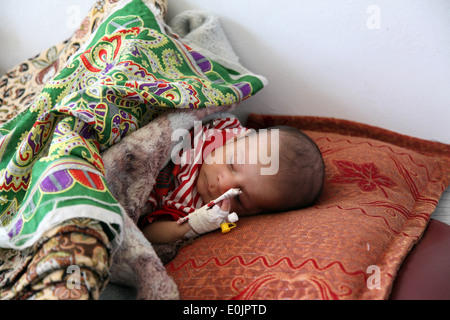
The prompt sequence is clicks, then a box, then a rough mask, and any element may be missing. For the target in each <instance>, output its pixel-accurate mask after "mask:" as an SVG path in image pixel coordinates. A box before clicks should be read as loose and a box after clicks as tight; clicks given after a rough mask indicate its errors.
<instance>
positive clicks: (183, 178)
mask: <svg viewBox="0 0 450 320" xmlns="http://www.w3.org/2000/svg"><path fill="white" fill-rule="evenodd" d="M172 138H173V136H172ZM179 138H181V142H180V143H179V144H177V145H176V146H175V147H174V148H173V150H172V156H171V161H170V162H169V163H168V164H167V165H166V166H165V167H164V168H163V169H162V170H161V172H160V173H159V175H158V177H157V181H156V184H155V187H154V188H153V190H152V192H151V194H150V195H149V198H148V202H149V205H150V210H149V211H148V213H147V214H144V215H142V216H141V218H140V220H139V224H138V225H139V227H140V228H141V230H142V231H143V233H144V235H145V237H146V238H147V239H148V240H149V241H150V243H153V244H163V243H172V242H175V241H177V240H181V239H185V238H195V237H197V236H199V235H201V234H204V233H207V232H210V231H214V230H216V229H219V228H220V226H221V224H223V223H228V222H234V221H235V220H237V217H240V216H249V215H255V214H260V213H275V212H280V211H287V210H294V209H299V208H302V207H306V206H310V205H312V204H313V203H314V201H315V200H316V199H317V197H318V195H319V193H320V190H321V188H322V184H323V179H324V163H323V159H322V155H321V153H320V151H319V148H318V147H317V145H316V144H315V143H314V142H313V141H312V140H311V139H310V138H309V137H308V136H307V135H305V134H304V133H302V132H301V131H300V130H297V129H295V128H292V127H272V128H268V129H261V130H259V131H255V130H251V129H247V128H245V127H243V126H242V125H241V123H240V122H239V121H238V120H237V119H235V118H224V119H216V120H213V121H210V122H207V123H201V122H200V123H197V125H195V126H194V129H193V130H191V131H184V132H182V133H181V134H179ZM224 194H225V196H222V195H224ZM220 196H222V197H221V198H219V197H220ZM230 212H231V213H232V214H230ZM230 225H231V224H230Z"/></svg>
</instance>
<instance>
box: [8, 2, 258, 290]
mask: <svg viewBox="0 0 450 320" xmlns="http://www.w3.org/2000/svg"><path fill="white" fill-rule="evenodd" d="M158 14H159V11H158V8H157V7H155V6H153V5H147V4H146V3H144V2H143V1H141V0H132V1H121V2H120V3H119V4H118V5H116V6H115V7H114V9H113V10H112V11H111V13H110V14H109V15H108V16H107V17H105V18H104V20H103V21H102V23H101V24H100V25H99V26H98V28H97V29H96V31H95V32H93V33H92V35H91V36H90V38H89V39H88V40H87V41H86V42H85V43H84V44H83V45H82V46H81V47H80V49H79V50H78V51H77V52H76V53H75V54H73V55H72V56H71V57H70V59H69V60H68V61H67V63H66V64H65V65H64V67H62V68H61V70H60V71H59V72H57V73H56V75H55V76H54V77H53V78H52V79H51V80H50V81H48V82H47V83H46V84H45V86H44V87H43V89H42V91H41V92H40V93H39V94H38V95H37V96H36V98H35V99H34V100H33V101H32V103H31V104H29V105H28V106H27V107H26V108H25V110H24V111H23V112H22V113H20V114H18V115H16V116H15V117H14V118H12V119H11V120H9V121H8V122H6V123H5V124H3V125H2V126H1V127H0V160H1V162H0V206H1V209H0V222H1V225H0V226H1V228H0V247H1V248H4V249H2V251H1V256H0V257H1V259H3V263H2V264H0V267H2V265H3V267H5V265H8V263H5V261H9V262H10V264H9V265H10V268H9V269H8V268H3V269H0V285H1V286H2V287H3V288H2V287H0V288H2V290H3V289H4V288H5V287H6V286H7V285H9V286H11V285H12V284H13V279H15V278H14V277H17V273H18V270H17V268H13V267H11V261H13V260H14V259H13V258H11V257H10V256H13V255H14V254H16V256H17V252H20V255H22V256H26V257H28V258H27V259H28V260H30V259H33V255H30V254H29V252H36V250H37V249H36V248H37V247H36V245H37V244H40V245H41V246H40V247H39V248H41V249H42V245H49V243H51V241H50V242H49V239H52V237H53V236H54V234H52V230H54V229H55V228H56V227H58V226H61V225H64V224H67V223H68V222H70V225H71V226H72V229H71V231H73V230H75V229H76V230H78V231H80V230H86V228H85V226H83V223H81V222H80V223H79V222H77V221H95V223H97V225H96V226H97V227H96V229H98V234H97V233H91V234H89V236H90V237H92V239H96V241H100V242H102V241H103V242H110V243H111V244H112V245H111V251H112V252H115V251H116V249H117V248H118V247H120V245H121V243H122V239H123V237H124V229H125V227H126V224H125V222H124V219H125V220H126V219H129V218H128V215H127V213H130V214H131V219H130V221H132V222H135V221H136V217H137V216H138V215H139V214H140V211H139V210H142V209H143V208H142V206H143V202H142V199H143V198H144V197H145V194H144V193H143V192H139V191H143V190H134V191H136V192H135V193H133V195H134V197H135V198H136V199H137V200H136V201H134V202H133V199H134V198H133V197H129V196H128V195H129V193H127V192H126V190H127V188H126V187H125V186H126V183H123V184H122V185H121V183H122V182H123V181H124V180H123V179H125V180H126V179H129V178H130V177H131V176H128V175H127V173H126V172H124V173H123V175H122V178H123V179H122V180H120V179H119V180H117V179H116V180H115V183H114V182H112V181H109V182H108V181H107V170H108V167H107V163H108V162H107V161H104V156H103V153H104V152H107V151H108V150H109V149H111V148H112V147H113V146H114V145H120V144H118V143H119V142H120V141H121V140H123V139H125V137H127V136H128V137H132V136H133V135H132V133H133V132H136V133H137V132H138V129H140V128H143V127H145V126H146V125H147V124H150V125H149V126H147V131H144V132H145V133H146V134H147V136H144V137H146V139H147V141H148V142H149V143H152V142H153V143H154V145H156V144H155V143H156V142H158V146H159V147H161V148H163V149H164V150H165V151H166V152H167V150H168V148H169V146H170V133H171V130H173V129H174V128H175V127H176V126H177V125H180V126H182V127H183V126H186V124H184V123H183V121H184V120H185V116H184V115H183V116H175V117H174V116H173V115H172V114H173V111H172V110H176V109H180V110H183V111H182V112H181V113H180V114H189V113H192V114H194V116H193V118H191V120H192V119H201V118H202V117H204V116H206V115H207V114H209V113H211V112H214V111H218V110H224V109H230V108H233V107H234V106H236V104H238V103H239V102H240V101H242V100H244V99H247V98H249V97H250V96H252V95H254V94H255V93H256V92H257V91H259V90H260V89H261V88H262V87H263V86H264V81H263V79H262V78H260V77H258V76H256V75H254V74H252V73H250V72H248V73H245V74H242V73H239V72H237V71H235V70H231V69H229V68H228V67H227V68H226V67H224V66H223V65H221V64H219V63H217V62H216V61H214V60H211V59H209V58H208V57H207V56H205V54H204V52H202V51H201V50H197V49H194V48H193V47H192V46H187V45H186V44H185V43H183V41H182V39H180V38H179V37H178V36H176V35H175V34H172V33H171V32H170V31H169V28H168V27H167V26H166V25H165V24H164V23H163V22H162V20H161V19H160V18H159V17H158ZM201 52H202V53H201ZM242 70H244V69H240V70H239V71H240V72H241V71H242ZM169 110H170V112H169V113H167V112H168V111H169ZM164 119H166V120H164ZM167 119H170V121H169V122H167ZM156 120H157V121H156ZM155 121H156V122H155ZM153 122H155V123H154V124H153ZM162 123H165V124H166V125H167V126H164V125H161V124H162ZM187 126H190V124H187ZM155 128H158V130H156V129H155ZM155 130H156V131H155ZM141 136H142V134H141ZM162 137H164V139H162ZM144 139H145V138H144ZM128 141H133V139H131V140H130V139H128ZM121 145H122V146H124V145H127V144H121ZM120 148H122V149H120ZM120 148H117V151H115V152H113V153H110V154H113V155H114V156H112V158H117V157H119V158H120V157H122V159H125V160H126V159H129V158H127V157H129V156H130V154H132V153H130V152H125V153H123V154H121V151H120V150H123V147H120ZM148 150H149V149H147V151H148ZM152 150H153V151H152V152H156V153H155V154H156V155H157V160H155V161H153V162H154V163H153V164H154V165H153V167H152V174H151V175H150V176H148V177H146V178H148V180H147V181H145V180H142V179H141V180H140V181H141V182H142V183H144V184H145V185H146V187H147V188H149V187H150V188H151V186H152V183H153V181H152V175H153V174H154V173H155V172H157V171H158V170H159V169H160V168H161V166H162V165H164V162H165V161H166V159H164V156H161V155H162V154H165V153H161V149H160V150H156V149H152ZM155 159H156V158H155ZM149 162H150V163H151V162H152V161H151V160H149ZM124 163H125V164H126V162H124ZM143 165H146V164H143ZM117 168H118V167H116V169H117ZM127 168H128V169H130V168H132V166H131V167H130V165H128V167H127ZM128 172H134V170H128ZM110 176H111V175H110ZM113 176H114V177H115V178H118V177H120V174H119V173H118V172H117V171H115V173H114V175H113ZM153 178H154V177H153ZM120 181H122V182H120ZM136 210H137V211H136ZM77 219H81V220H77ZM83 219H87V220H83ZM74 221H75V222H74ZM69 229H70V228H69ZM58 230H59V232H58V236H63V235H64V234H65V232H61V229H58ZM80 232H81V231H80ZM81 234H83V233H82V232H81ZM101 234H106V235H107V239H105V237H104V236H102V235H101ZM85 235H86V234H85ZM42 239H45V240H42ZM71 242H72V240H71ZM81 242H82V241H81ZM90 244H92V242H91V243H90ZM60 249H61V250H62V251H64V249H62V248H60ZM8 250H10V251H8ZM33 250H34V251H33ZM39 250H40V249H39ZM44 251H45V250H44ZM11 252H14V254H12V253H11ZM105 254H107V253H105V252H103V253H102V254H101V255H105ZM62 255H64V253H62ZM5 257H8V258H5ZM102 259H103V258H102ZM100 260H101V259H99V261H100ZM102 261H103V260H102ZM72 263H73V264H75V263H76V262H73V261H72ZM21 266H25V263H22V264H21ZM100 269H101V270H103V276H104V277H106V276H105V274H106V275H107V273H108V272H107V269H108V268H107V267H103V269H102V268H100ZM105 269H106V273H105ZM100 273H102V272H100ZM88 287H89V286H88ZM5 290H6V289H5ZM15 290H16V291H17V290H18V289H17V286H16V288H15V289H14V290H12V291H11V288H10V287H8V289H7V290H6V291H3V292H2V296H3V297H4V298H5V297H6V298H17V296H15V295H14V291H15ZM21 297H27V295H21Z"/></svg>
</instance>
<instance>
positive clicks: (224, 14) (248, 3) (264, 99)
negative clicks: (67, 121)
mask: <svg viewBox="0 0 450 320" xmlns="http://www.w3.org/2000/svg"><path fill="white" fill-rule="evenodd" d="M93 1H94V0H79V1H75V0H64V1H63V0H41V1H39V2H37V1H35V0H15V1H6V0H0V3H1V7H2V8H4V9H2V11H0V43H1V45H0V73H2V72H4V71H5V70H6V69H7V68H9V67H11V66H13V65H15V64H16V63H19V62H20V61H22V60H24V59H26V58H28V57H30V56H32V55H34V54H35V53H38V52H39V51H40V50H42V49H45V48H47V47H48V46H50V45H51V44H52V43H56V42H58V41H60V40H62V39H64V38H66V37H68V36H69V35H70V34H71V32H72V30H71V28H74V27H73V26H74V21H75V20H76V19H77V17H79V18H80V19H82V17H83V16H84V14H85V13H86V12H87V11H88V9H89V8H90V6H91V3H93ZM168 1H169V19H170V18H172V17H173V16H174V15H176V14H177V13H179V12H181V11H183V10H187V9H203V10H207V11H210V12H212V13H214V14H216V15H218V16H219V17H220V20H221V22H222V25H223V27H224V29H225V32H226V34H227V35H228V37H229V39H230V41H231V43H232V44H233V46H234V48H235V51H236V52H237V54H238V55H239V56H240V57H241V62H242V64H243V65H245V66H246V67H247V68H249V69H250V70H252V71H254V72H257V73H260V74H263V75H264V76H266V77H267V78H268V79H269V82H270V83H269V85H268V86H267V88H265V89H264V90H263V91H261V92H260V93H258V94H257V95H256V96H255V97H253V98H251V99H249V100H247V101H245V102H244V103H243V104H242V106H241V107H240V108H241V109H240V114H241V115H242V117H245V114H247V113H249V112H258V113H272V114H298V115H314V116H324V117H335V118H343V119H348V120H354V121H359V122H364V123H368V124H371V125H375V126H379V127H383V128H387V129H390V130H394V131H397V132H400V133H403V134H408V135H412V136H416V137H420V138H424V139H429V140H437V141H440V142H445V143H450V129H449V128H450V126H449V125H448V123H449V122H450V41H449V39H450V1H448V0H368V1H366V0H283V1H273V0H227V1H223V0H168ZM276 3H281V4H282V5H278V6H277V5H276ZM38 11H39V12H40V13H39V14H38V15H36V12H38ZM15 12H21V13H20V15H17V14H16V15H14V14H13V13H15ZM43 31H47V33H46V34H42V32H43Z"/></svg>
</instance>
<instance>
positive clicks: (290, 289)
mask: <svg viewBox="0 0 450 320" xmlns="http://www.w3.org/2000/svg"><path fill="white" fill-rule="evenodd" d="M288 120H289V121H288ZM312 120H313V121H312ZM321 121H322V123H321V124H320V125H319V126H317V123H318V122H321ZM336 121H337V120H335V119H328V120H327V119H319V118H314V119H312V118H310V117H309V118H308V117H273V116H257V115H251V116H250V118H249V120H248V123H247V126H251V127H267V126H271V125H277V124H287V125H292V126H297V127H299V128H300V129H303V130H304V131H305V133H307V134H308V135H309V136H311V137H312V138H313V139H314V140H315V141H316V143H317V144H318V146H319V147H320V150H321V152H322V153H323V157H324V160H325V164H326V180H325V186H324V189H323V192H322V194H321V196H320V198H319V200H318V202H317V203H316V204H315V205H314V206H313V207H310V208H306V209H302V210H297V211H290V212H282V213H277V214H266V215H259V216H253V217H247V218H242V219H240V220H239V221H238V223H237V224H238V226H237V228H235V229H233V231H232V232H230V233H228V234H221V233H220V232H213V233H210V234H207V235H204V236H202V237H200V238H199V239H197V240H195V241H194V243H192V244H190V245H187V246H185V247H183V248H182V249H180V251H179V253H178V255H177V256H176V258H175V259H174V260H172V261H171V262H170V263H169V264H168V265H167V266H166V268H167V270H168V273H169V274H170V275H171V276H172V277H173V278H174V280H175V282H176V283H177V284H178V286H179V289H180V293H181V298H182V299H386V298H388V296H389V294H390V292H391V288H392V283H393V280H394V279H395V276H396V274H397V271H398V269H399V267H400V265H401V263H402V261H403V259H404V258H405V257H406V255H407V254H408V252H409V251H410V249H411V248H412V246H413V245H414V244H415V243H416V242H417V241H418V240H419V239H420V237H421V235H422V233H423V231H424V229H425V227H426V225H427V223H428V221H429V219H430V215H431V214H432V213H433V211H434V209H435V207H436V205H437V202H438V200H439V198H440V195H441V193H442V192H443V190H444V189H445V188H446V187H447V185H448V181H449V178H450V170H449V167H450V159H449V157H448V155H449V154H450V153H449V152H448V151H449V150H450V149H449V147H450V146H447V145H441V144H435V143H431V142H430V143H429V142H426V141H423V140H419V139H414V138H410V137H405V136H401V135H398V134H395V133H390V132H388V131H386V130H382V129H378V128H373V127H370V126H366V125H363V124H357V123H349V122H346V121H342V122H341V123H337V125H336ZM337 122H339V121H337ZM311 129H312V130H311ZM349 129H352V130H353V129H354V132H351V134H352V136H349V135H348V134H349V132H348V131H349ZM313 130H314V131H313ZM327 131H328V132H327ZM333 132H337V133H333ZM343 133H345V135H344V134H343ZM358 136H359V137H358ZM368 136H371V137H372V138H368ZM376 137H380V138H381V139H382V140H384V141H381V140H377V139H375V138H376ZM386 141H389V142H386ZM414 150H418V151H420V152H421V153H419V152H417V151H414Z"/></svg>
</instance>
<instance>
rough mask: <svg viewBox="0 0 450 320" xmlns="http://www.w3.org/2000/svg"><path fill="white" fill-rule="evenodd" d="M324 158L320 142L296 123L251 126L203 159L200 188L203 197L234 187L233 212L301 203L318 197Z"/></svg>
mask: <svg viewBox="0 0 450 320" xmlns="http://www.w3.org/2000/svg"><path fill="white" fill-rule="evenodd" d="M323 179H324V163H323V160H322V156H321V153H320V151H319V148H318V147H317V145H316V144H315V143H314V141H312V140H311V139H310V138H309V137H308V136H307V135H305V134H304V133H302V132H301V131H299V130H297V129H295V128H292V127H284V126H283V127H272V128H268V129H267V130H266V129H265V130H259V131H254V130H249V131H247V133H246V134H245V135H241V136H239V137H237V138H235V139H232V140H231V141H229V142H228V143H227V144H226V145H225V146H223V147H221V148H218V149H216V150H214V151H213V152H212V153H211V154H210V155H209V156H208V157H207V158H206V159H205V162H204V163H203V165H202V167H201V169H200V173H199V177H198V180H197V190H198V192H199V194H200V196H201V197H202V199H203V201H204V202H209V201H211V200H214V199H216V198H217V197H219V196H220V195H221V194H223V193H224V192H225V191H227V190H228V189H230V188H239V189H241V191H242V193H241V194H240V195H239V196H238V197H235V198H233V199H232V201H231V212H232V211H235V212H237V213H238V215H241V216H244V215H252V214H258V213H266V212H281V211H287V210H294V209H299V208H302V207H306V206H309V205H311V204H312V203H314V201H315V199H316V198H317V197H318V194H319V193H320V190H321V188H322V183H323Z"/></svg>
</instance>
